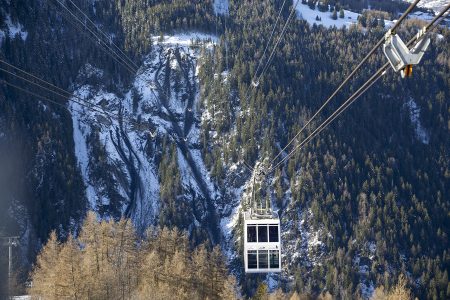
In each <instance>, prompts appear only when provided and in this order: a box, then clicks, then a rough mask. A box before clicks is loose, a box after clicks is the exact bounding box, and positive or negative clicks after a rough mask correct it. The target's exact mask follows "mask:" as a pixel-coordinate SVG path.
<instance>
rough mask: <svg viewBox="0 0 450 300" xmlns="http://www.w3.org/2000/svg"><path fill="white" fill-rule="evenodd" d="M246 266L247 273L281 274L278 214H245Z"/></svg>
mask: <svg viewBox="0 0 450 300" xmlns="http://www.w3.org/2000/svg"><path fill="white" fill-rule="evenodd" d="M244 237H245V240H244V264H245V272H246V273H269V272H281V243H280V219H279V218H278V214H277V213H275V212H272V213H271V214H270V215H269V214H261V215H260V214H252V213H251V212H250V211H247V212H244Z"/></svg>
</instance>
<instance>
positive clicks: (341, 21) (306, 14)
mask: <svg viewBox="0 0 450 300" xmlns="http://www.w3.org/2000/svg"><path fill="white" fill-rule="evenodd" d="M296 9H297V16H298V18H300V19H303V20H305V21H307V22H308V23H309V24H311V25H312V24H317V25H323V26H325V27H333V26H336V27H337V28H342V27H344V26H346V27H347V28H348V27H350V26H351V25H354V24H356V23H357V22H358V16H359V14H358V13H354V12H351V11H348V10H344V18H339V17H338V18H337V19H336V20H333V19H332V18H331V15H332V13H331V12H330V11H326V12H321V11H319V9H318V8H317V6H316V8H315V9H314V10H313V9H311V8H310V7H309V6H308V5H307V4H302V3H299V4H298V5H297V7H296Z"/></svg>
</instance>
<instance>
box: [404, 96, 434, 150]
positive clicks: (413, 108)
mask: <svg viewBox="0 0 450 300" xmlns="http://www.w3.org/2000/svg"><path fill="white" fill-rule="evenodd" d="M406 106H407V107H408V111H409V118H410V120H411V123H412V125H413V126H414V131H415V134H416V138H417V139H418V140H419V141H421V142H422V143H423V144H425V145H428V143H429V142H430V135H429V133H428V132H427V131H426V129H425V128H424V127H423V126H422V124H421V123H420V108H419V107H418V106H417V103H416V102H415V101H414V99H413V98H410V99H409V101H408V102H406Z"/></svg>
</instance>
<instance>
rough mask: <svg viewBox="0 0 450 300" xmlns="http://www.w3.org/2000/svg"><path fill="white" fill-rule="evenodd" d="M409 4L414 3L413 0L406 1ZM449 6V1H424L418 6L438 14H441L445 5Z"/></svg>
mask: <svg viewBox="0 0 450 300" xmlns="http://www.w3.org/2000/svg"><path fill="white" fill-rule="evenodd" d="M406 1H407V2H414V1H413V0H406ZM447 4H448V0H422V1H420V2H419V3H418V4H417V6H419V7H423V8H427V9H431V10H433V11H435V12H436V13H438V12H440V11H441V10H442V9H443V8H444V7H445V5H447Z"/></svg>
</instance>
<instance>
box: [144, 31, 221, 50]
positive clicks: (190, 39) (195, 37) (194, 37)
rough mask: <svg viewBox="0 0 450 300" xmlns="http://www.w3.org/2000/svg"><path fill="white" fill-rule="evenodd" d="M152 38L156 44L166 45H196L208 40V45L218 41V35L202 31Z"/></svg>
mask: <svg viewBox="0 0 450 300" xmlns="http://www.w3.org/2000/svg"><path fill="white" fill-rule="evenodd" d="M152 40H153V43H154V44H155V45H165V46H177V45H178V46H194V45H195V44H196V43H197V42H205V41H207V42H208V43H206V46H207V47H208V46H209V45H213V44H216V43H217V42H218V38H217V37H216V36H214V35H211V34H205V33H200V32H191V33H180V34H175V35H164V36H163V39H162V40H161V37H160V36H152Z"/></svg>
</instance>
